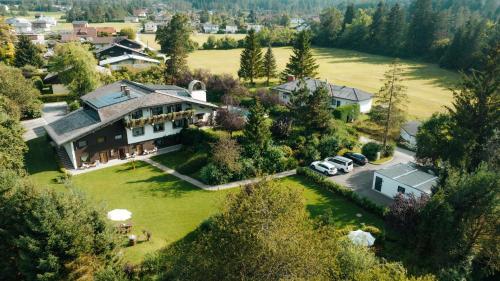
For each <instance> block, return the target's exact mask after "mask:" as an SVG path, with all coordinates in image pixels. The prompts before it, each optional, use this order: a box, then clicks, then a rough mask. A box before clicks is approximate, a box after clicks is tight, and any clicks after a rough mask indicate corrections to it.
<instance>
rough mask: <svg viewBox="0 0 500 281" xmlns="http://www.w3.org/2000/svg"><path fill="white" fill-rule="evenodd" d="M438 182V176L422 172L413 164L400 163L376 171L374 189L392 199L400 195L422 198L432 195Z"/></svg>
mask: <svg viewBox="0 0 500 281" xmlns="http://www.w3.org/2000/svg"><path fill="white" fill-rule="evenodd" d="M437 181H438V177H437V176H436V175H434V174H433V173H429V172H426V171H424V170H422V169H421V168H419V167H418V166H417V165H415V164H413V163H407V164H403V163H400V164H396V165H393V166H390V167H387V168H384V169H380V170H376V171H375V174H374V175H373V182H372V189H373V190H375V191H378V192H380V193H382V194H383V195H385V196H387V197H390V198H394V196H396V195H397V194H398V193H403V194H410V193H413V195H415V196H416V197H420V196H421V195H422V194H426V195H431V193H432V187H433V186H435V185H436V184H437Z"/></svg>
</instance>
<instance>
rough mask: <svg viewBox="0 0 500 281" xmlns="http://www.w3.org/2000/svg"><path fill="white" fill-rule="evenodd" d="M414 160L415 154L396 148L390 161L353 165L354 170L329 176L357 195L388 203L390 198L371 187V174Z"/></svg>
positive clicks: (380, 202) (383, 203)
mask: <svg viewBox="0 0 500 281" xmlns="http://www.w3.org/2000/svg"><path fill="white" fill-rule="evenodd" d="M414 160H415V154H414V153H413V152H411V151H408V150H405V149H400V148H397V149H396V151H395V152H394V158H393V159H392V161H390V162H388V163H385V164H382V165H373V164H366V165H365V166H356V165H355V166H354V171H352V172H350V173H348V174H337V175H335V176H333V177H330V180H332V181H335V182H337V183H340V184H342V185H344V186H347V187H349V188H351V189H353V190H354V191H356V192H357V193H358V194H359V195H361V196H363V197H367V198H369V199H370V200H372V201H374V202H375V203H378V204H380V205H389V204H390V203H391V202H392V199H391V198H389V197H386V196H385V195H382V194H380V193H378V192H377V191H375V190H373V189H372V181H373V174H374V173H375V171H376V170H379V169H383V168H385V167H388V166H392V165H394V164H398V163H408V162H411V161H414Z"/></svg>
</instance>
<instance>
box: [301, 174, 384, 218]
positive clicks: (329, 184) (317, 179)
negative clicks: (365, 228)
mask: <svg viewBox="0 0 500 281" xmlns="http://www.w3.org/2000/svg"><path fill="white" fill-rule="evenodd" d="M297 174H299V175H302V176H304V177H306V178H308V179H309V180H311V181H313V182H314V183H316V184H318V185H319V186H320V187H322V188H324V189H326V190H328V191H331V192H333V193H335V194H338V195H340V196H343V197H345V198H346V199H348V200H349V201H351V202H353V203H355V204H356V205H358V206H360V207H361V208H363V209H365V210H366V211H369V212H371V213H374V214H376V215H378V216H379V217H381V218H384V216H385V214H386V213H387V208H386V207H383V206H380V205H378V204H375V203H373V202H372V201H370V200H369V199H367V198H364V197H361V196H359V195H358V194H357V193H356V192H354V191H353V190H351V189H349V188H347V187H345V186H342V185H340V184H338V183H335V182H333V181H330V180H327V178H326V177H324V176H323V175H320V174H318V173H316V172H314V171H312V170H311V169H309V168H306V167H300V168H297Z"/></svg>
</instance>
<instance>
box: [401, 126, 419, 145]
mask: <svg viewBox="0 0 500 281" xmlns="http://www.w3.org/2000/svg"><path fill="white" fill-rule="evenodd" d="M400 135H401V138H402V139H404V140H405V141H407V142H408V143H409V144H410V145H411V146H417V139H416V138H415V137H414V136H411V135H409V134H408V133H407V132H406V131H405V130H403V129H401V132H400Z"/></svg>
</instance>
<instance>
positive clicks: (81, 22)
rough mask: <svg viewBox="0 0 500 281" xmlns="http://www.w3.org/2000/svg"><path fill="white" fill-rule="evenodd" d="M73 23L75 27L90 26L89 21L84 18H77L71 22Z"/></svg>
mask: <svg viewBox="0 0 500 281" xmlns="http://www.w3.org/2000/svg"><path fill="white" fill-rule="evenodd" d="M71 24H72V25H73V29H80V28H87V27H89V23H88V22H87V21H84V20H75V21H73V22H72V23H71Z"/></svg>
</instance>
